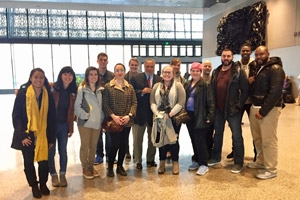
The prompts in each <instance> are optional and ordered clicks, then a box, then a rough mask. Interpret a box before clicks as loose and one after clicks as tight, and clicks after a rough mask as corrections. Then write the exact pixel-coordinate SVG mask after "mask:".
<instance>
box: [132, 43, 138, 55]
mask: <svg viewBox="0 0 300 200" xmlns="http://www.w3.org/2000/svg"><path fill="white" fill-rule="evenodd" d="M132 56H134V57H138V56H140V47H139V45H133V47H132Z"/></svg>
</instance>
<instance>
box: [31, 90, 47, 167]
mask: <svg viewBox="0 0 300 200" xmlns="http://www.w3.org/2000/svg"><path fill="white" fill-rule="evenodd" d="M42 90H43V94H42V95H43V96H42V103H41V108H40V109H39V106H38V102H37V100H36V95H35V92H34V89H33V86H32V85H30V86H29V87H28V89H27V92H26V113H27V118H28V123H27V130H26V133H29V131H31V132H34V137H35V150H34V151H35V154H34V161H36V162H39V161H42V160H48V141H47V133H46V129H47V116H48V92H47V89H46V87H45V86H43V88H42Z"/></svg>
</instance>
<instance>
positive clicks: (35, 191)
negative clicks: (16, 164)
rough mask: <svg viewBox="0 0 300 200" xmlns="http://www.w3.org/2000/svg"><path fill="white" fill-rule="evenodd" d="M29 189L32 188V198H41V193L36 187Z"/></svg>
mask: <svg viewBox="0 0 300 200" xmlns="http://www.w3.org/2000/svg"><path fill="white" fill-rule="evenodd" d="M31 187H32V196H33V197H34V198H37V199H40V198H42V193H41V191H40V189H39V187H38V185H35V186H31Z"/></svg>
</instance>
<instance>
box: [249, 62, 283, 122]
mask: <svg viewBox="0 0 300 200" xmlns="http://www.w3.org/2000/svg"><path fill="white" fill-rule="evenodd" d="M284 78H285V73H284V70H283V68H282V62H281V59H280V58H279V57H271V58H270V61H269V62H268V63H267V64H266V65H264V66H263V67H260V66H258V67H257V72H256V76H255V81H254V83H253V92H252V94H251V96H250V97H251V100H252V102H253V105H256V106H261V109H260V110H259V114H260V115H261V116H263V117H264V116H266V115H267V114H268V112H269V111H270V110H271V109H272V108H274V107H281V106H282V86H283V82H284Z"/></svg>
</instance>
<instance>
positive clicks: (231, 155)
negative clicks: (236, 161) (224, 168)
mask: <svg viewBox="0 0 300 200" xmlns="http://www.w3.org/2000/svg"><path fill="white" fill-rule="evenodd" d="M226 158H227V159H231V158H233V151H232V152H231V153H230V154H228V155H227V156H226Z"/></svg>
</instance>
